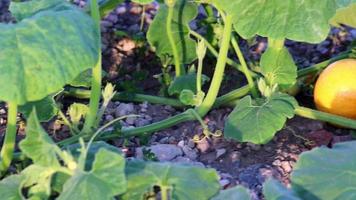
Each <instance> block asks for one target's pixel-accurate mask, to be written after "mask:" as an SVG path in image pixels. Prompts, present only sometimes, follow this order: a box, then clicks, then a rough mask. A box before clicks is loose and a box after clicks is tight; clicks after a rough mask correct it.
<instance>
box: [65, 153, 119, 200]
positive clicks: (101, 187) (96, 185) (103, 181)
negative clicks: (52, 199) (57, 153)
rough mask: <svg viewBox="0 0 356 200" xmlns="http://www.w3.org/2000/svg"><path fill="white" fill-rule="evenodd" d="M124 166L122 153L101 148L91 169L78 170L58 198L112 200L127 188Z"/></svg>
mask: <svg viewBox="0 0 356 200" xmlns="http://www.w3.org/2000/svg"><path fill="white" fill-rule="evenodd" d="M124 167H125V160H124V158H123V157H122V156H121V155H119V154H117V153H115V152H112V151H109V150H106V149H104V148H103V149H100V150H99V151H98V152H97V154H96V156H95V160H94V163H93V167H92V169H91V171H89V172H85V171H82V170H76V171H75V172H74V175H72V177H71V178H69V179H68V180H67V182H66V183H65V184H64V186H63V191H62V193H61V195H60V196H59V197H58V200H67V199H87V200H97V199H103V200H111V199H112V197H113V196H116V195H118V194H121V193H123V192H125V190H126V180H125V174H124ZM93 191H95V192H93Z"/></svg>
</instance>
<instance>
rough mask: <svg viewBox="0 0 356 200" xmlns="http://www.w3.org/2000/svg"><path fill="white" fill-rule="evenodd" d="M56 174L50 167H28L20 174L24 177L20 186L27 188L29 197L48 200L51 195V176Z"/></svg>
mask: <svg viewBox="0 0 356 200" xmlns="http://www.w3.org/2000/svg"><path fill="white" fill-rule="evenodd" d="M54 173H56V170H55V168H52V167H51V166H46V167H43V166H40V165H36V164H34V165H30V166H29V167H27V168H26V169H24V170H23V171H22V172H21V174H22V176H23V177H24V178H23V181H22V183H21V185H22V186H23V187H24V188H28V195H29V196H30V197H32V196H36V197H40V199H48V197H49V196H50V195H51V182H52V176H53V175H54Z"/></svg>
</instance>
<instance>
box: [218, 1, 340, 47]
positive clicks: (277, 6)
mask: <svg viewBox="0 0 356 200" xmlns="http://www.w3.org/2000/svg"><path fill="white" fill-rule="evenodd" d="M213 2H214V4H215V5H218V7H220V8H221V9H223V10H224V11H225V12H226V13H227V14H229V15H232V16H233V23H234V28H235V30H236V31H237V32H238V33H239V34H240V35H241V36H242V37H244V38H251V37H253V36H254V35H256V34H257V35H261V36H266V37H270V38H274V39H284V38H287V39H291V40H296V41H302V42H310V43H319V42H321V41H323V40H324V39H325V38H326V37H327V35H328V33H329V29H330V27H329V20H330V19H331V18H332V17H333V16H334V14H335V12H336V3H335V0H313V1H301V0H249V1H246V0H213Z"/></svg>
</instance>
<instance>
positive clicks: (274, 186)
mask: <svg viewBox="0 0 356 200" xmlns="http://www.w3.org/2000/svg"><path fill="white" fill-rule="evenodd" d="M263 195H264V196H265V198H266V200H301V199H300V198H299V197H298V196H297V195H296V194H295V193H294V191H293V190H289V189H287V188H286V187H285V186H283V185H282V184H281V183H280V182H279V181H277V180H275V179H272V178H271V179H268V180H267V181H266V182H265V183H264V184H263Z"/></svg>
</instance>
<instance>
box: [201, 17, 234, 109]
mask: <svg viewBox="0 0 356 200" xmlns="http://www.w3.org/2000/svg"><path fill="white" fill-rule="evenodd" d="M231 32H232V17H231V16H230V15H227V16H226V19H225V27H224V33H223V39H222V42H221V48H220V52H219V57H218V61H217V63H216V68H215V71H214V76H213V79H212V81H211V84H210V88H209V91H208V93H207V95H206V97H205V99H204V101H203V102H202V104H201V105H200V106H199V107H198V108H196V110H197V112H198V113H199V115H200V116H205V115H206V114H207V113H208V112H209V110H210V109H211V108H212V106H213V105H214V103H215V100H216V97H217V95H218V92H219V89H220V85H221V82H222V80H223V77H224V71H225V66H226V60H227V55H228V51H229V46H230V45H229V44H230V39H231Z"/></svg>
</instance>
